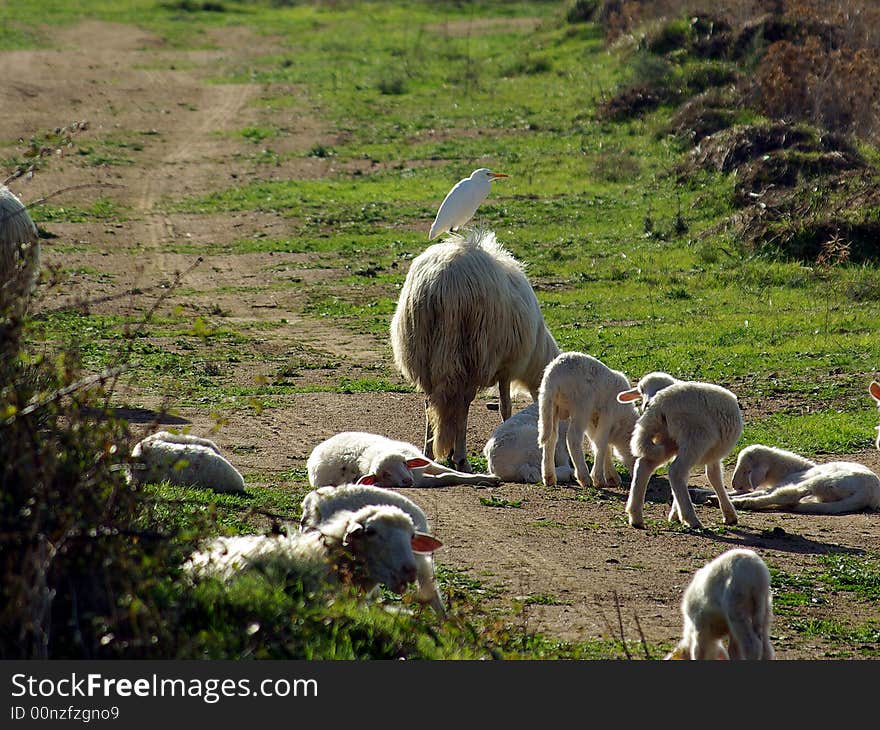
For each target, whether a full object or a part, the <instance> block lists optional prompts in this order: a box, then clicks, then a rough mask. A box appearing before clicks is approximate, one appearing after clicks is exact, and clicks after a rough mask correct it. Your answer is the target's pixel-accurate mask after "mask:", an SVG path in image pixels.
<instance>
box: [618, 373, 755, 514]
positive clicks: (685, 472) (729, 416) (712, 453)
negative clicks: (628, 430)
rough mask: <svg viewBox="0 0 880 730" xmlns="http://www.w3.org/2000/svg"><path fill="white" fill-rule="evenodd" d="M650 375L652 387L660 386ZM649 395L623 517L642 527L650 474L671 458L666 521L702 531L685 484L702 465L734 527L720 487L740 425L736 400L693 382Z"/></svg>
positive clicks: (636, 393) (636, 435)
mask: <svg viewBox="0 0 880 730" xmlns="http://www.w3.org/2000/svg"><path fill="white" fill-rule="evenodd" d="M657 375H658V374H657V373H653V374H652V376H653V382H655V383H656V382H658V381H662V378H658V377H657ZM667 378H670V379H672V381H673V382H672V384H671V385H667V386H666V387H663V388H661V389H660V390H658V391H656V392H655V393H654V394H653V395H650V394H647V393H646V395H647V397H648V399H649V403H648V405H647V407H646V408H645V409H644V411H643V412H642V414H641V416H639V419H638V421H637V422H636V427H635V430H634V431H633V436H632V441H631V443H630V448H631V449H632V452H633V454H635V455H636V457H637V459H636V464H635V472H634V474H633V479H632V484H631V486H630V491H629V498H628V499H627V503H626V512H627V515H628V516H629V524H630V525H632V526H633V527H643V526H644V520H643V516H642V508H643V506H644V502H645V491H646V490H647V486H648V480H649V479H650V478H651V474H653V473H654V471H655V470H656V469H657V468H658V467H660V466H661V465H663V464H665V463H667V462H668V461H669V460H670V459H672V458H673V457H675V459H674V461H673V462H672V463H671V464H670V466H669V484H670V487H671V488H672V508H671V509H670V511H669V521H670V522H672V521H675V520H678V521H679V522H682V523H684V524H687V525H688V526H689V527H691V528H695V529H699V528H702V523H701V522H700V520H699V519H698V518H697V514H696V512H695V511H694V505H693V502H692V501H691V497H690V494H689V493H688V488H687V480H688V476H689V474H690V470H691V469H692V468H693V467H694V466H700V465H705V467H706V476H707V477H708V479H709V483H710V484H711V485H712V488H713V489H714V490H715V494H716V495H717V496H718V503H719V505H720V506H721V512H722V514H723V515H724V522H725V524H727V525H735V524H736V523H737V515H736V510H735V509H734V507H733V504H731V501H730V497H729V496H728V494H727V491H726V490H725V488H724V479H723V467H722V464H721V461H722V459H724V457H725V456H727V455H728V454H729V453H730V452H731V451H732V450H733V447H734V446H735V445H736V442H737V441H738V440H739V437H740V435H741V434H742V428H743V420H742V413H741V412H740V409H739V402H738V401H737V398H736V396H735V395H734V394H733V393H731V392H730V391H729V390H727V389H726V388H722V387H720V386H718V385H713V384H711V383H701V382H698V381H679V380H676V379H674V378H672V376H667ZM641 387H642V384H641V381H640V384H639V386H638V387H637V388H633V389H631V390H627V391H624V392H622V393H620V394H619V395H618V400H620V401H621V402H625V403H626V402H631V401H633V400H635V399H637V398H640V397H642V394H641V390H640V388H641Z"/></svg>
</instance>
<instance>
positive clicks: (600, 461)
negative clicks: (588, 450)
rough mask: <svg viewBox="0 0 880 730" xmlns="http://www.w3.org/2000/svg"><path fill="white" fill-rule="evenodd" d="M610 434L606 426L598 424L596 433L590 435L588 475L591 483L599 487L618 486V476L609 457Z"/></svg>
mask: <svg viewBox="0 0 880 730" xmlns="http://www.w3.org/2000/svg"><path fill="white" fill-rule="evenodd" d="M610 435H611V434H610V433H609V428H608V427H607V426H606V427H602V426H600V427H599V429H597V431H596V433H594V434H592V435H591V436H590V442H591V444H592V446H593V469H592V470H591V471H590V477H591V478H592V480H593V483H594V484H598V485H599V486H600V487H618V486H620V477H619V476H618V474H617V471H616V470H615V469H614V462H613V460H612V459H611V445H610V444H609V438H610Z"/></svg>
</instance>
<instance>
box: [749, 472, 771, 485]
mask: <svg viewBox="0 0 880 730" xmlns="http://www.w3.org/2000/svg"><path fill="white" fill-rule="evenodd" d="M766 478H767V467H766V466H755V467H752V470H751V471H750V472H749V484H751V485H752V489H758V488H759V487H760V486H761V484H763V483H764V480H765V479H766Z"/></svg>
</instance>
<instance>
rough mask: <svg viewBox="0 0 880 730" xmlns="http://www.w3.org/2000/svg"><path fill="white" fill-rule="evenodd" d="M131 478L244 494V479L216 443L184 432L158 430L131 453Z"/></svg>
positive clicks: (147, 481) (142, 481) (145, 481)
mask: <svg viewBox="0 0 880 730" xmlns="http://www.w3.org/2000/svg"><path fill="white" fill-rule="evenodd" d="M131 458H132V462H133V463H132V465H131V469H130V473H131V476H132V477H133V478H134V479H135V480H136V481H138V482H139V483H141V484H145V483H159V482H164V481H168V482H171V483H172V484H178V485H181V486H190V487H203V488H206V489H213V490H214V491H215V492H243V491H244V478H243V477H242V476H241V474H240V473H239V472H238V470H237V469H236V468H235V467H234V466H233V465H232V464H230V463H229V461H227V460H226V458H225V457H224V456H223V455H222V454H221V453H220V447H219V446H217V444H215V443H214V442H213V441H211V440H210V439H206V438H200V437H199V436H191V435H190V434H184V433H171V432H169V431H157V432H156V433H153V434H150V435H149V436H147V437H146V438H144V439H143V440H141V441H139V442H138V443H137V444H135V446H134V448H133V449H132V450H131Z"/></svg>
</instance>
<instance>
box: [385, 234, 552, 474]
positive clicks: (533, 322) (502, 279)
mask: <svg viewBox="0 0 880 730" xmlns="http://www.w3.org/2000/svg"><path fill="white" fill-rule="evenodd" d="M391 346H392V350H393V352H394V363H395V365H396V366H397V368H398V370H399V371H400V372H401V373H402V374H403V376H404V377H405V378H407V380H409V381H410V382H411V383H413V384H414V385H415V386H416V387H417V388H418V389H419V390H420V391H421V392H422V393H424V394H425V398H426V400H425V415H426V427H425V448H424V453H425V454H426V455H427V456H428V458H431V459H433V458H435V457H436V458H437V459H440V460H444V459H447V458H450V459H451V461H452V465H453V467H455V468H456V469H458V470H460V471H470V465H469V464H468V460H467V420H468V410H469V408H470V404H471V403H472V402H473V400H474V398H475V397H476V395H477V393H478V392H479V391H480V390H481V389H484V388H489V387H492V386H493V385H495V384H496V383H497V385H498V393H499V397H500V410H501V417H502V420H507V419H508V418H510V416H511V415H512V403H511V385H513V386H514V387H515V388H516V389H517V390H525V391H527V392H528V393H529V394H530V395H531V396H532V400H537V397H538V388H539V387H540V384H541V376H542V374H543V372H544V367H545V366H546V365H547V363H548V362H550V361H551V360H552V359H553V358H554V357H556V356H557V355H558V354H559V347H558V346H557V344H556V341H555V340H554V339H553V336H552V335H551V334H550V331H549V330H548V329H547V326H546V324H545V323H544V317H543V315H542V314H541V308H540V306H539V305H538V300H537V297H536V296H535V292H534V291H533V290H532V286H531V284H530V283H529V280H528V279H527V278H526V275H525V273H524V271H523V266H522V264H521V263H520V262H519V261H517V260H516V259H515V258H514V257H513V256H512V255H511V254H510V253H508V252H507V251H506V250H505V249H504V248H503V247H502V246H501V245H500V244H499V243H498V242H497V241H496V240H495V234H494V233H492V232H491V231H483V230H469V231H467V235H466V236H460V235H457V234H451V235H449V236H447V237H446V238H445V239H444V240H443V241H442V242H441V243H437V244H434V245H432V246H429V247H428V248H427V249H425V251H423V252H422V253H421V254H420V255H419V256H417V257H416V258H415V259H414V260H413V262H412V265H411V266H410V269H409V272H408V273H407V275H406V280H405V281H404V283H403V287H402V289H401V291H400V298H399V299H398V302H397V309H396V311H395V313H394V317H393V318H392V320H391Z"/></svg>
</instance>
